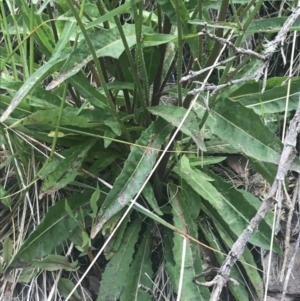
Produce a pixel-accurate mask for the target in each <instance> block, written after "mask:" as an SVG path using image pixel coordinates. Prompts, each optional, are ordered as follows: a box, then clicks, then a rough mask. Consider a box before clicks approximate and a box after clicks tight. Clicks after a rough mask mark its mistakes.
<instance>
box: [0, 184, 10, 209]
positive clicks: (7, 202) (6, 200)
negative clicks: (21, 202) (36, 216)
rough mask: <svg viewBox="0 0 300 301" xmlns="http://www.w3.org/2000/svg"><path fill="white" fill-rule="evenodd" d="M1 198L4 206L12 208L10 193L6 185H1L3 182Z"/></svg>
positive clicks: (0, 189) (0, 186) (0, 191)
mask: <svg viewBox="0 0 300 301" xmlns="http://www.w3.org/2000/svg"><path fill="white" fill-rule="evenodd" d="M0 200H1V203H2V204H3V205H4V206H6V207H7V208H10V206H11V197H10V194H9V193H8V192H7V191H6V190H5V189H4V187H3V186H2V185H1V183H0Z"/></svg>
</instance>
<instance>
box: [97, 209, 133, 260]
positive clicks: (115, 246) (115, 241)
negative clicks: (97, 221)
mask: <svg viewBox="0 0 300 301" xmlns="http://www.w3.org/2000/svg"><path fill="white" fill-rule="evenodd" d="M124 212H125V210H124V209H123V210H121V211H120V212H118V213H117V214H116V215H114V216H113V217H112V218H111V219H110V220H109V221H108V222H107V223H106V224H105V226H104V227H103V228H102V234H103V236H104V237H108V236H109V235H110V234H111V232H112V231H113V229H114V228H115V226H116V224H117V223H118V222H119V220H120V219H121V217H122V216H123V214H124ZM129 221H130V214H128V215H127V216H126V217H125V219H124V220H123V222H122V224H121V225H120V227H119V228H118V229H117V231H116V233H115V234H114V236H113V237H112V238H111V240H110V241H109V243H108V244H107V246H106V247H105V249H104V252H103V253H104V256H105V258H106V260H109V259H110V258H111V257H113V256H114V254H115V253H116V252H117V251H118V250H119V248H120V246H121V242H122V239H123V237H124V233H125V230H126V229H127V224H128V223H129Z"/></svg>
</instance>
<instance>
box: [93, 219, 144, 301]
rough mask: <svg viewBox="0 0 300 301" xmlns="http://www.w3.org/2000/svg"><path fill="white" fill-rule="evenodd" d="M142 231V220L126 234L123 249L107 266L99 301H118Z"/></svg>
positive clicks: (136, 222)
mask: <svg viewBox="0 0 300 301" xmlns="http://www.w3.org/2000/svg"><path fill="white" fill-rule="evenodd" d="M140 229H141V220H140V219H136V220H135V221H134V222H133V223H132V224H131V225H130V226H129V227H128V229H127V231H126V232H125V234H124V237H123V240H122V244H121V247H120V248H119V250H118V252H117V253H116V254H115V255H114V256H113V257H112V259H111V260H110V261H109V263H108V264H107V265H106V268H105V271H104V273H103V275H102V281H101V286H100V291H99V295H98V299H97V301H107V300H118V299H119V298H120V295H121V293H122V291H123V289H124V286H125V285H126V283H127V280H128V277H130V275H129V274H128V272H129V270H130V264H131V262H132V257H133V254H134V246H135V244H136V242H137V240H138V234H139V231H140Z"/></svg>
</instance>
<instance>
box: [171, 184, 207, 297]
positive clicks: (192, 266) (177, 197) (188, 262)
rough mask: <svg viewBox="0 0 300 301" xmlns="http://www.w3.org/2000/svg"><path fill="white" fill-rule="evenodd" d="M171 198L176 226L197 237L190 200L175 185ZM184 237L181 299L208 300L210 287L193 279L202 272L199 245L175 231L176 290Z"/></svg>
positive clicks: (174, 281) (174, 283)
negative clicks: (202, 285)
mask: <svg viewBox="0 0 300 301" xmlns="http://www.w3.org/2000/svg"><path fill="white" fill-rule="evenodd" d="M170 199H171V200H172V202H171V203H172V213H173V221H174V226H175V227H176V228H178V229H179V230H181V231H183V232H185V233H186V234H188V235H190V236H192V237H197V233H198V227H197V223H196V222H195V220H193V219H192V218H191V217H192V214H191V207H190V206H189V204H188V200H187V199H185V197H184V196H183V194H182V193H181V191H178V189H176V187H174V186H173V187H172V186H171V187H170ZM183 239H186V240H187V242H186V250H185V252H186V255H185V262H184V275H183V279H182V281H183V282H182V292H181V296H180V300H182V301H192V300H203V301H205V300H208V299H209V291H208V289H207V288H204V287H200V286H197V285H195V284H194V283H193V281H192V280H193V277H195V276H196V275H197V274H200V273H201V272H202V263H201V259H200V249H199V246H198V245H197V244H196V243H195V242H192V241H190V240H189V239H187V238H184V237H182V236H180V235H179V234H178V233H174V237H173V243H174V246H173V258H174V262H175V266H174V269H175V272H174V274H173V276H175V277H176V278H175V279H173V281H172V283H173V285H174V286H175V288H176V290H178V285H179V280H180V270H181V268H182V267H181V265H182V252H183Z"/></svg>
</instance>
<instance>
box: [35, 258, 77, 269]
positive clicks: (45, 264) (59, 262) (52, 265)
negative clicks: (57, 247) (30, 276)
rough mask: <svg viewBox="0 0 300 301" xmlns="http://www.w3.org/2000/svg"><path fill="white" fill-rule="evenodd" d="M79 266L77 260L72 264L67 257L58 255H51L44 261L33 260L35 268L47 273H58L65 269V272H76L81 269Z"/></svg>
mask: <svg viewBox="0 0 300 301" xmlns="http://www.w3.org/2000/svg"><path fill="white" fill-rule="evenodd" d="M77 264H78V261H77V260H76V261H75V262H72V263H71V262H69V260H68V258H67V257H65V256H61V255H56V254H50V255H49V256H47V257H45V258H44V259H42V260H38V259H34V260H33V265H34V266H35V267H37V268H39V269H43V270H46V271H57V270H60V269H64V270H65V271H76V270H78V268H79V267H78V266H77Z"/></svg>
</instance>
